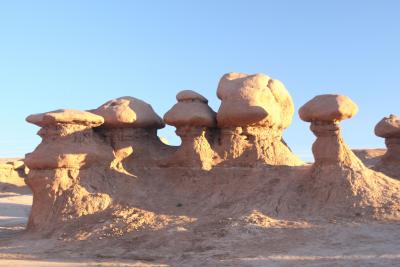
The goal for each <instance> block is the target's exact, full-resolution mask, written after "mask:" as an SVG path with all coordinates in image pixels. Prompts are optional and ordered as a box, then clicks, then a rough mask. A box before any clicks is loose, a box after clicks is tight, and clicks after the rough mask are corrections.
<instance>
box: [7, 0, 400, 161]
mask: <svg viewBox="0 0 400 267" xmlns="http://www.w3.org/2000/svg"><path fill="white" fill-rule="evenodd" d="M399 13H400V1H395V0H393V1H368V0H363V1H361V0H360V1H337V0H336V1H295V0H293V1H250V0H246V1H235V0H230V1H216V0H213V1H196V2H195V1H183V0H182V1H162V0H160V1H120V0H116V1H100V0H96V1H88V0H86V1H81V0H79V1H73V0H68V1H40V0H36V1H19V0H12V1H0V92H1V95H0V97H1V106H0V120H1V124H2V126H1V131H0V157H10V156H22V155H24V154H25V153H27V152H30V151H32V150H33V149H34V147H35V146H36V145H37V144H38V143H39V142H40V138H39V137H38V136H36V135H35V134H36V132H37V130H38V128H37V127H35V126H33V125H30V124H28V123H26V122H25V117H26V116H27V115H29V114H32V113H39V112H45V111H50V110H54V109H58V108H74V109H91V108H96V107H97V106H99V105H101V104H103V103H104V102H106V101H107V100H109V99H112V98H116V97H120V96H126V95H128V96H134V97H137V98H140V99H143V100H145V101H147V102H149V103H150V104H151V105H152V106H153V108H154V109H155V110H156V111H157V113H158V114H159V115H160V116H162V115H163V114H164V113H165V112H166V111H167V110H168V109H169V108H170V107H171V106H172V105H173V104H174V103H175V102H176V100H175V95H176V93H177V92H178V91H180V90H182V89H192V90H195V91H198V92H199V93H201V94H203V95H204V96H206V97H207V98H208V99H209V101H210V105H211V106H212V107H213V108H214V109H215V110H217V109H218V106H219V100H218V99H217V97H216V87H217V84H218V81H219V79H220V77H221V76H222V75H223V74H224V73H227V72H245V73H257V72H263V73H266V74H268V75H270V76H271V77H273V78H277V79H279V80H281V81H282V82H283V83H284V84H285V85H286V87H287V88H288V90H289V91H290V93H291V95H292V97H293V100H294V102H295V106H296V110H297V109H298V108H299V107H300V106H301V105H302V104H304V103H305V102H306V101H308V100H309V99H311V98H312V97H314V96H315V95H318V94H324V93H339V94H345V95H348V96H350V97H351V98H352V99H353V100H354V101H355V102H356V103H357V104H358V105H359V108H360V111H359V113H358V114H357V115H356V116H355V117H354V118H353V119H350V120H348V121H346V122H343V123H342V126H343V133H344V137H345V140H346V141H347V143H348V144H349V145H350V146H351V147H353V148H366V147H383V146H384V145H383V140H382V139H381V138H378V137H376V136H374V134H373V128H374V126H375V124H376V123H377V122H378V121H379V120H380V119H381V118H382V117H383V116H386V115H389V114H390V113H395V114H396V113H397V114H399V113H400V104H399V103H400V86H399V85H400V15H399ZM308 126H309V125H308V124H307V123H305V122H302V121H300V119H299V118H298V115H297V112H296V114H295V116H294V120H293V124H292V125H291V127H290V128H289V129H288V130H286V131H285V134H284V137H285V139H286V141H287V143H288V144H289V146H291V148H292V149H293V150H294V151H295V152H296V153H297V154H299V155H300V156H302V157H303V158H309V157H310V154H311V144H312V142H313V140H314V136H313V135H312V133H311V132H310V130H309V129H308ZM159 135H160V136H165V137H166V138H167V139H168V140H169V141H170V143H172V144H178V143H179V138H177V137H176V136H175V133H174V128H172V127H167V128H165V129H163V130H161V131H160V132H159Z"/></svg>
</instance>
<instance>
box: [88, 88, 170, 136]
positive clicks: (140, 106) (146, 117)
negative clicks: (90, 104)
mask: <svg viewBox="0 0 400 267" xmlns="http://www.w3.org/2000/svg"><path fill="white" fill-rule="evenodd" d="M91 112H93V113H94V114H97V115H100V116H102V117H103V118H104V125H103V127H109V128H121V127H132V128H154V129H160V128H164V126H165V124H164V122H163V121H162V119H161V118H160V117H159V116H158V115H157V114H156V113H155V112H154V110H153V108H152V107H151V106H150V105H149V104H147V103H146V102H144V101H142V100H140V99H137V98H134V97H130V96H125V97H120V98H117V99H113V100H110V101H108V102H106V103H105V104H103V105H101V106H100V107H98V108H97V109H95V110H91Z"/></svg>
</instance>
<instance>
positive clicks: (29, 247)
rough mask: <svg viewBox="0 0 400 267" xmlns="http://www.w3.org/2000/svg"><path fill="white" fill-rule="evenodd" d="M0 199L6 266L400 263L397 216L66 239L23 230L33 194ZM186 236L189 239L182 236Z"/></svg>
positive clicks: (260, 221)
mask: <svg viewBox="0 0 400 267" xmlns="http://www.w3.org/2000/svg"><path fill="white" fill-rule="evenodd" d="M0 197H1V199H0V213H1V214H2V216H1V217H0V227H1V228H0V237H1V241H0V258H1V260H0V265H1V266H398V265H399V262H400V253H399V251H400V231H399V227H400V222H379V221H374V222H368V221H367V222H362V221H360V222H352V221H343V220H340V221H339V222H338V221H335V220H331V221H330V222H328V223H326V222H318V221H309V222H287V221H276V220H274V219H271V218H268V217H264V216H262V215H261V214H258V215H259V216H255V219H254V222H249V223H246V224H239V223H234V222H232V223H231V222H229V221H227V222H221V224H220V225H218V226H217V227H212V226H208V227H207V229H206V232H203V233H202V234H196V233H194V234H193V235H192V234H189V233H188V232H192V233H193V232H195V231H196V229H193V228H192V229H191V228H189V227H188V228H184V227H177V228H176V229H172V231H170V232H169V233H163V234H162V235H160V236H157V234H152V233H144V234H142V235H140V236H138V237H136V238H134V239H131V240H123V242H118V241H119V240H116V239H112V240H108V239H106V240H94V241H92V242H91V244H90V243H89V244H88V243H87V242H83V241H70V242H67V243H65V242H64V241H60V240H57V239H54V238H50V239H37V238H36V237H34V236H30V235H29V234H27V233H26V232H25V226H26V222H27V218H28V215H29V210H30V204H31V201H32V196H31V195H26V194H20V193H15V192H8V193H7V192H2V193H1V195H0ZM185 235H187V236H191V237H190V239H189V240H184V241H183V240H179V239H185ZM178 236H179V237H178ZM152 238H154V239H164V240H159V241H158V242H157V243H158V244H157V246H154V250H152V249H149V250H147V251H143V249H138V250H136V249H135V243H137V242H146V243H148V242H150V240H151V239H152ZM168 239H170V240H168ZM141 240H142V241H141ZM175 242H177V243H175ZM179 243H181V244H179ZM182 243H184V244H182ZM115 244H117V245H115ZM163 246H167V247H165V248H162V247H163ZM168 246H176V247H177V248H176V249H173V248H169V249H168Z"/></svg>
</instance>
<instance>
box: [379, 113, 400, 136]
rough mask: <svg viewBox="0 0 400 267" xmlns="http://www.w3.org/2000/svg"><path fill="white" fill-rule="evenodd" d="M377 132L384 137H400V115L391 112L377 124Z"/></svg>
mask: <svg viewBox="0 0 400 267" xmlns="http://www.w3.org/2000/svg"><path fill="white" fill-rule="evenodd" d="M375 134H376V135H377V136H379V137H383V138H400V117H398V116H396V115H393V114H391V115H390V116H389V117H385V118H383V119H382V120H381V121H380V122H378V124H377V125H376V126H375Z"/></svg>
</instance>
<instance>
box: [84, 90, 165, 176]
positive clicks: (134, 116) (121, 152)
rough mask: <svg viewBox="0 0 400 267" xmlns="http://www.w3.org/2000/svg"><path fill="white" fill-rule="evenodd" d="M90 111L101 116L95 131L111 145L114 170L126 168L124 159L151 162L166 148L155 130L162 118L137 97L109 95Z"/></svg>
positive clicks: (162, 123) (145, 163)
mask: <svg viewBox="0 0 400 267" xmlns="http://www.w3.org/2000/svg"><path fill="white" fill-rule="evenodd" d="M91 112H92V113H94V114H97V115H99V116H102V117H103V118H104V124H103V125H102V126H101V127H99V128H97V129H96V131H98V132H99V133H101V134H102V135H104V136H105V139H106V141H107V143H108V144H110V145H111V146H112V147H113V150H114V156H115V159H114V161H113V162H112V168H114V169H116V170H118V171H122V172H126V170H127V168H128V167H127V166H124V164H125V165H126V164H128V163H127V162H128V161H129V163H130V164H131V165H133V166H137V165H140V166H151V165H154V164H155V162H156V161H157V160H159V159H160V157H162V156H163V155H164V154H165V153H168V152H169V151H170V149H169V148H168V146H166V145H164V144H163V143H162V142H161V141H160V139H159V138H158V136H157V130H158V129H161V128H164V127H165V124H164V122H163V120H162V119H161V118H160V117H159V116H158V115H157V114H156V113H155V112H154V110H153V108H152V107H151V106H150V105H149V104H147V103H146V102H144V101H142V100H140V99H137V98H134V97H128V96H126V97H121V98H117V99H113V100H110V101H108V102H107V103H105V104H103V105H101V106H100V107H99V108H97V109H95V110H91ZM128 165H129V164H128Z"/></svg>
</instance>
